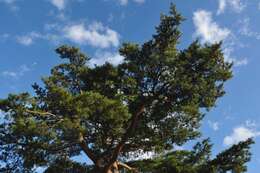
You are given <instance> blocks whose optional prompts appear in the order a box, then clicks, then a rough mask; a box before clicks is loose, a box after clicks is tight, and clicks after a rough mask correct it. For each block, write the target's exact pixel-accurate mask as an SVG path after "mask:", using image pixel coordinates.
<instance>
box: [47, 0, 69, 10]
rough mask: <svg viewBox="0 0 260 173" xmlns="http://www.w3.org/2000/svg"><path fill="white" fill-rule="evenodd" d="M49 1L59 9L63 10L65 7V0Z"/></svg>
mask: <svg viewBox="0 0 260 173" xmlns="http://www.w3.org/2000/svg"><path fill="white" fill-rule="evenodd" d="M50 2H51V3H52V5H54V6H55V7H57V8H58V9H59V10H64V9H65V7H66V3H67V1H66V0H50Z"/></svg>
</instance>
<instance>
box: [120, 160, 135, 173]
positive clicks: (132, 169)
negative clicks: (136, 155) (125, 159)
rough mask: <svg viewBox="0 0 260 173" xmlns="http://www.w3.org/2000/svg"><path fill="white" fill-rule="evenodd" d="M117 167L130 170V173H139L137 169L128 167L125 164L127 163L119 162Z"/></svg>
mask: <svg viewBox="0 0 260 173" xmlns="http://www.w3.org/2000/svg"><path fill="white" fill-rule="evenodd" d="M117 165H118V166H120V167H123V168H126V169H128V170H129V171H133V172H134V173H137V172H138V171H137V169H136V168H133V167H130V166H128V165H127V164H125V163H122V162H117Z"/></svg>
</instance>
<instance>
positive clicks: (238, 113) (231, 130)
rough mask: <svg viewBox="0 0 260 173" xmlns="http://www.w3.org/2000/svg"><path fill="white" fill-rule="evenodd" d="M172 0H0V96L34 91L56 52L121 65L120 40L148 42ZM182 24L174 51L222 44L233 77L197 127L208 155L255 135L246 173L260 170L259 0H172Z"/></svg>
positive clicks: (93, 62) (98, 62)
mask: <svg viewBox="0 0 260 173" xmlns="http://www.w3.org/2000/svg"><path fill="white" fill-rule="evenodd" d="M170 2H171V1H170V0H37V1H35V0H0V21H1V26H0V52H1V54H0V60H1V64H0V84H1V85H0V98H4V97H6V96H7V94H8V93H11V92H12V93H13V92H15V93H19V92H22V91H30V92H31V91H32V90H31V87H30V86H31V84H32V83H34V82H39V81H40V78H41V77H42V76H46V75H48V74H49V70H50V68H51V67H52V66H54V65H55V64H57V63H59V62H60V61H59V58H57V56H56V55H55V53H54V49H55V48H56V47H57V46H59V45H61V44H64V43H66V44H71V45H76V46H79V47H80V48H81V49H82V50H83V51H84V52H86V54H87V55H89V56H90V57H91V58H92V60H91V61H90V65H93V64H102V63H104V62H105V61H110V62H111V63H114V64H117V63H120V62H121V60H122V57H121V56H120V55H118V52H117V50H118V47H119V46H120V45H121V44H122V43H123V42H126V41H127V42H137V43H142V42H144V41H146V40H148V39H150V38H151V35H152V34H153V33H154V26H155V25H157V24H158V22H159V16H160V13H162V12H163V13H166V12H167V11H168V9H169V5H170ZM174 3H175V4H176V5H177V8H178V10H179V11H180V12H181V13H182V14H183V15H184V16H185V18H186V20H185V21H184V22H183V25H182V26H181V29H182V32H183V37H182V38H181V43H180V45H179V47H180V48H185V47H186V46H187V45H189V43H191V41H192V40H194V39H196V38H199V39H200V41H201V42H202V43H214V42H216V41H220V40H223V51H224V54H225V58H226V60H227V61H232V62H234V67H233V71H234V77H233V79H232V80H230V81H229V82H228V83H227V85H226V91H227V94H226V95H225V96H224V97H223V98H221V99H220V100H219V102H218V104H217V106H216V107H215V108H214V109H212V110H211V111H210V112H209V113H208V114H207V116H206V118H205V119H204V121H203V123H202V127H201V129H202V132H203V137H205V138H206V137H211V139H212V142H213V143H214V153H216V152H219V151H221V150H223V149H225V148H227V147H228V146H230V145H232V144H234V143H237V142H238V141H240V140H244V139H246V138H248V137H254V138H255V141H256V144H255V145H254V146H253V148H252V152H253V158H252V161H251V162H250V163H249V164H248V165H249V170H248V172H249V173H255V172H257V170H259V169H260V116H259V114H260V113H259V112H260V97H259V96H260V78H259V74H260V68H259V65H260V57H259V53H260V49H259V45H260V22H259V18H260V0H199V1H198V0H189V1H183V0H175V1H174Z"/></svg>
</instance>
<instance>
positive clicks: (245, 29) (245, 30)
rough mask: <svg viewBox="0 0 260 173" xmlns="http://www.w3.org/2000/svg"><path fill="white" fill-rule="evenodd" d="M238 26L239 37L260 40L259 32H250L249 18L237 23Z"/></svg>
mask: <svg viewBox="0 0 260 173" xmlns="http://www.w3.org/2000/svg"><path fill="white" fill-rule="evenodd" d="M239 26H240V29H239V33H240V34H241V35H243V36H247V37H252V38H255V39H257V40H260V32H255V31H252V30H251V28H250V19H249V18H245V19H243V20H241V21H239Z"/></svg>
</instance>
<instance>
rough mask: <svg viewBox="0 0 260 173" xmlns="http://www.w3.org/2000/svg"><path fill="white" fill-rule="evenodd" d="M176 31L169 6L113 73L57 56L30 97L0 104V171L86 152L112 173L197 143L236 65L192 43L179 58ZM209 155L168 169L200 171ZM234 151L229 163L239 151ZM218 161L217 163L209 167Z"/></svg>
mask: <svg viewBox="0 0 260 173" xmlns="http://www.w3.org/2000/svg"><path fill="white" fill-rule="evenodd" d="M182 21H183V17H182V16H181V15H180V14H179V13H178V12H177V11H176V9H175V6H174V5H171V8H170V13H169V15H161V22H160V24H159V25H158V26H157V27H156V33H155V34H154V35H153V37H152V39H151V40H149V41H147V42H145V43H144V44H142V45H137V44H134V43H124V44H123V45H122V47H121V48H120V50H119V52H120V54H121V55H122V56H124V58H125V59H124V61H123V62H122V63H121V64H119V65H117V66H114V65H112V64H110V63H105V64H104V65H101V66H95V67H93V68H91V67H89V66H88V61H89V57H87V56H86V55H85V54H83V53H82V52H81V51H80V50H79V49H78V48H75V47H71V46H67V45H64V46H61V47H59V48H57V49H56V53H57V54H58V55H59V56H60V58H61V59H62V61H63V63H61V64H59V65H57V66H55V67H53V68H52V69H51V74H50V76H48V77H44V78H43V79H42V81H43V85H42V86H40V85H38V84H36V83H35V84H33V86H32V87H33V89H34V91H35V94H33V95H30V94H29V93H22V94H19V95H14V94H10V95H9V96H8V98H6V99H2V100H0V110H2V111H3V112H5V114H6V116H5V121H4V122H2V124H1V125H0V154H1V157H0V160H1V162H2V163H3V164H2V165H1V166H3V169H9V170H12V171H14V172H20V171H21V170H22V172H26V171H30V170H32V169H33V168H35V166H45V165H50V164H51V163H54V164H55V162H56V161H57V160H59V159H61V158H71V157H73V156H76V155H79V154H80V152H82V151H83V152H84V153H85V154H86V155H87V156H88V157H89V158H90V159H91V160H92V161H93V163H94V165H95V169H97V170H98V171H99V172H108V170H112V166H113V164H114V163H116V161H117V160H120V159H125V158H127V157H128V156H129V153H138V151H140V150H141V151H151V152H156V153H161V152H163V151H165V150H171V149H172V146H173V145H175V144H177V145H182V144H184V143H185V142H186V141H189V140H192V139H195V138H196V137H198V136H199V135H200V132H199V127H200V122H201V120H202V118H203V117H204V114H203V113H205V112H206V111H209V110H210V108H212V107H213V106H215V103H216V101H217V100H218V98H220V97H221V96H223V94H224V87H223V85H224V83H225V82H226V81H227V80H228V79H230V78H231V77H232V72H231V66H232V65H231V64H230V63H227V62H225V61H224V57H223V53H222V50H221V43H215V44H212V45H207V44H206V45H201V44H200V43H199V42H198V41H194V42H193V43H192V44H191V45H190V46H188V48H187V49H184V50H179V49H177V46H178V43H179V39H180V37H181V32H180V30H179V26H180V24H181V22H182ZM210 148H211V145H209V144H208V142H207V141H204V142H203V143H202V144H198V145H196V147H195V148H194V151H193V152H191V153H190V152H176V153H175V154H176V155H173V156H171V157H169V159H170V160H169V162H171V163H172V160H175V161H176V162H175V161H174V163H176V164H177V165H173V167H176V169H179V168H178V164H179V161H180V162H185V163H186V162H187V163H188V164H192V165H201V164H202V163H205V162H207V161H208V160H209V155H207V154H209V150H210ZM234 150H235V151H234V153H232V155H231V156H235V155H233V154H237V153H239V152H241V151H242V150H241V149H239V148H237V149H236V148H234ZM198 153H199V154H198ZM247 154H248V153H242V155H246V156H247ZM228 156H229V155H228ZM231 156H229V158H228V160H229V159H231V158H230V157H231ZM188 157H189V159H188ZM224 158H227V156H226V155H223V156H222V155H220V156H218V159H217V160H216V161H214V163H215V162H218V161H219V162H221V163H222V162H224V161H223V160H224ZM187 159H188V160H189V161H187ZM244 159H245V158H241V161H239V163H241V164H242V165H243V163H244V162H243V161H244ZM236 161H237V160H236ZM225 163H226V161H225ZM212 164H213V163H212ZM230 164H233V162H230ZM68 165H70V163H68ZM158 165H159V166H162V167H164V165H166V166H167V165H168V161H167V162H160V164H158ZM225 166H226V165H225ZM225 166H224V167H223V169H229V168H230V166H228V167H225ZM144 167H145V165H144ZM155 168H156V169H157V168H158V167H155ZM185 168H186V166H185ZM113 169H114V168H113ZM174 169H175V168H174ZM221 169H222V167H221ZM237 169H241V168H240V167H239V168H237ZM243 169H244V167H243Z"/></svg>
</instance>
